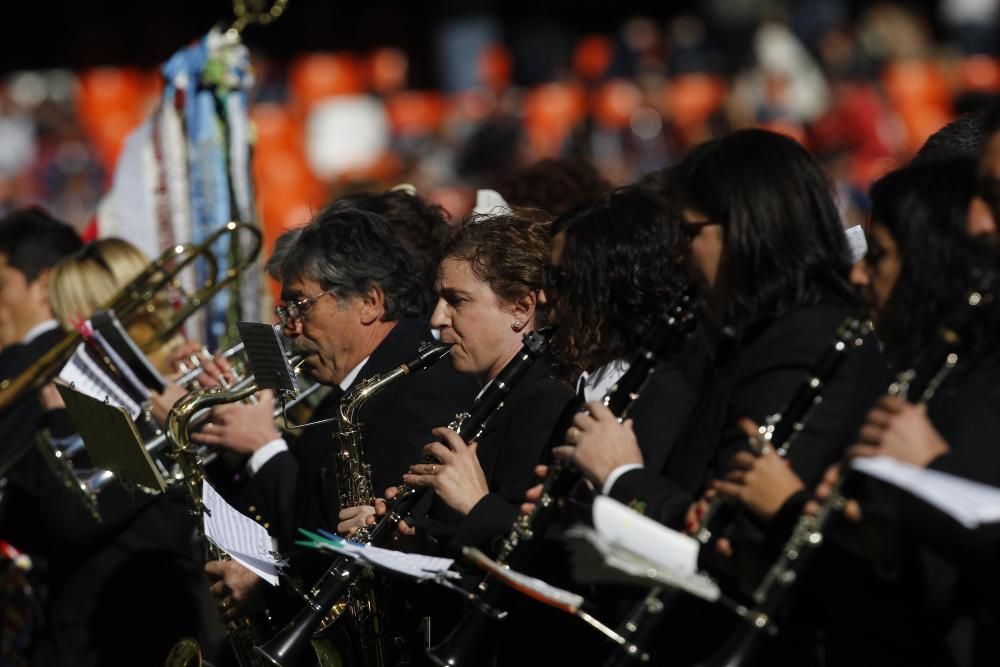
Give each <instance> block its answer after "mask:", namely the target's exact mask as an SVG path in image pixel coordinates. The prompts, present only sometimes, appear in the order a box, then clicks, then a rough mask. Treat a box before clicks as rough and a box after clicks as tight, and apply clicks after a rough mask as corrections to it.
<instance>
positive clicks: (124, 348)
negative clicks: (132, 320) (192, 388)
mask: <svg viewBox="0 0 1000 667" xmlns="http://www.w3.org/2000/svg"><path fill="white" fill-rule="evenodd" d="M90 319H91V322H92V324H93V326H94V329H95V330H97V331H99V332H100V333H101V335H102V336H103V337H104V338H105V339H106V340H107V342H108V343H109V345H110V346H111V348H112V349H113V350H115V352H117V353H118V354H119V356H121V358H122V359H123V360H124V361H125V364H126V366H128V368H129V369H131V370H132V371H133V372H134V373H135V375H136V378H137V380H138V381H139V382H141V383H142V385H144V386H145V387H147V388H148V389H151V390H153V391H156V392H163V389H164V388H165V387H166V384H167V381H166V379H165V378H164V377H163V375H161V374H160V371H158V370H157V369H156V367H155V366H153V365H152V364H151V363H150V362H149V359H148V358H147V357H146V355H145V354H144V353H143V352H142V350H141V349H139V346H138V345H136V343H135V341H134V340H132V337H131V336H130V335H129V333H128V331H127V330H126V329H125V327H124V326H123V325H122V323H121V322H120V321H119V320H118V317H117V316H116V315H115V311H113V310H104V311H101V312H99V313H95V314H94V315H93V317H91V318H90Z"/></svg>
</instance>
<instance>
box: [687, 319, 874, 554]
mask: <svg viewBox="0 0 1000 667" xmlns="http://www.w3.org/2000/svg"><path fill="white" fill-rule="evenodd" d="M871 328H872V327H871V322H869V321H868V320H867V319H866V318H864V317H859V316H857V315H849V316H847V318H846V319H844V321H843V322H841V323H840V325H839V326H838V327H837V331H836V333H835V334H834V336H833V341H832V342H831V344H830V345H829V346H827V347H826V349H825V350H824V351H823V354H821V355H820V357H819V359H818V360H817V361H816V363H815V364H814V365H813V366H812V368H811V369H810V370H809V372H808V373H807V374H806V377H805V379H804V380H803V381H802V384H800V385H799V387H798V388H797V389H796V391H795V393H793V394H792V399H791V400H790V401H789V402H788V404H787V405H785V407H783V408H782V409H781V410H779V411H778V412H776V413H774V414H771V415H768V416H767V417H766V418H765V419H764V424H763V425H762V426H761V429H760V438H759V441H756V442H754V441H752V442H751V446H752V447H753V448H754V454H756V455H757V456H760V455H762V454H764V453H765V452H767V451H768V450H769V449H771V448H774V450H775V452H776V453H777V454H778V456H782V457H783V456H785V455H786V454H788V450H789V448H790V447H791V446H792V444H793V443H794V442H795V440H796V439H797V438H798V436H799V434H800V433H801V432H802V430H803V429H804V428H805V426H806V423H808V421H809V419H810V417H812V415H813V412H814V411H815V410H816V408H817V407H819V404H820V403H822V402H823V391H824V390H825V389H826V385H827V383H828V382H830V380H831V379H832V378H833V376H834V375H835V374H836V372H837V370H838V369H839V368H840V366H841V364H842V363H843V361H844V359H845V358H846V357H847V353H848V352H849V351H850V350H851V349H853V348H857V347H861V346H862V345H863V344H864V342H865V337H866V336H867V335H868V334H870V333H871ZM735 511H736V506H735V505H733V504H732V503H729V502H726V501H725V500H724V499H723V498H722V497H716V498H713V499H712V501H711V502H710V503H709V505H708V507H707V508H706V509H705V514H704V515H703V516H702V518H701V522H700V525H699V526H698V530H697V532H696V533H695V537H696V539H697V540H698V541H699V542H701V543H702V544H703V545H707V544H708V543H709V542H711V541H712V538H713V537H715V536H716V535H717V534H718V532H719V530H721V529H722V528H723V527H724V526H726V525H729V523H730V522H731V521H732V518H733V515H734V513H735Z"/></svg>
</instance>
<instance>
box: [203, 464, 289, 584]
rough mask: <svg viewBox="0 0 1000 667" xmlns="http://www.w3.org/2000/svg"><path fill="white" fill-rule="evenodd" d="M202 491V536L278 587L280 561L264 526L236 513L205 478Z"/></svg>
mask: <svg viewBox="0 0 1000 667" xmlns="http://www.w3.org/2000/svg"><path fill="white" fill-rule="evenodd" d="M201 494H202V497H201V500H202V503H204V505H205V516H204V523H205V537H207V538H208V539H209V540H211V541H212V543H213V544H215V545H216V546H217V547H219V548H220V549H222V550H223V551H225V552H226V553H227V554H229V555H230V556H231V557H232V559H233V560H235V561H236V562H238V563H240V564H241V565H243V566H245V567H247V568H249V569H250V570H252V571H253V572H254V573H255V574H257V576H259V577H260V578H261V579H263V580H264V581H266V582H267V583H269V584H271V585H272V586H277V585H278V564H279V563H278V561H277V559H276V558H275V557H274V553H273V552H272V545H271V536H270V535H268V534H267V531H266V530H265V529H264V527H263V526H261V525H260V524H259V523H257V522H256V521H254V520H253V519H251V518H250V517H248V516H245V515H244V514H241V513H240V512H238V511H237V510H236V508H234V507H233V506H232V505H230V504H229V503H227V502H226V500H225V499H224V498H223V497H222V496H220V495H219V493H218V492H217V491H216V490H215V489H214V488H213V487H212V485H211V484H209V483H208V482H207V481H204V482H202V485H201Z"/></svg>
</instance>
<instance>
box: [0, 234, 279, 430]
mask: <svg viewBox="0 0 1000 667" xmlns="http://www.w3.org/2000/svg"><path fill="white" fill-rule="evenodd" d="M243 234H247V235H249V237H250V239H251V248H250V250H249V251H248V252H246V253H244V254H241V255H240V261H239V262H238V263H236V264H234V265H232V266H230V267H229V268H228V269H227V270H226V271H225V273H224V274H221V275H220V270H219V261H218V259H217V258H216V256H215V253H214V251H213V250H212V246H213V245H214V244H215V243H216V242H217V241H218V240H219V239H220V238H222V237H223V236H229V237H230V246H232V245H233V244H234V243H237V244H239V245H240V246H241V247H242V244H241V243H240V240H241V238H240V237H241V235H243ZM262 239H263V237H262V235H261V232H260V230H259V229H258V228H257V227H254V226H252V225H248V224H245V223H242V222H228V223H226V224H225V225H223V226H222V227H220V228H219V229H217V230H215V231H214V232H213V233H212V234H210V235H209V236H208V238H206V239H205V240H204V241H203V242H202V243H200V244H197V245H180V244H179V245H176V246H174V247H172V248H169V249H168V250H166V251H165V252H164V253H163V254H162V255H160V257H158V258H157V259H155V260H153V261H152V262H151V263H150V264H149V265H148V266H147V267H146V268H145V269H144V270H143V271H142V272H141V273H140V274H139V275H138V276H136V277H135V279H134V280H133V281H132V282H131V283H130V284H128V285H126V286H125V287H123V288H122V289H121V290H120V291H119V292H118V293H117V294H116V295H115V296H114V297H112V298H111V300H110V301H109V302H108V303H107V304H105V305H104V307H103V308H101V310H113V311H114V312H115V314H116V315H117V316H118V319H120V320H121V321H122V323H123V324H125V325H128V324H129V323H131V322H132V321H133V320H134V319H136V318H137V317H139V316H141V315H143V314H149V313H151V312H153V311H154V310H155V308H156V307H155V305H154V300H155V298H156V295H157V294H159V293H160V292H162V291H163V290H164V289H167V288H172V287H174V288H175V287H177V286H178V284H179V283H178V277H179V275H180V273H181V271H183V270H184V269H185V268H187V267H188V266H189V265H190V264H191V263H192V262H194V261H195V260H197V259H199V258H202V259H204V261H205V264H206V275H207V277H206V278H205V279H204V280H203V281H202V283H201V285H200V286H199V289H198V291H197V292H196V293H195V294H193V295H190V296H189V297H188V300H187V303H185V304H184V305H183V306H181V307H180V308H178V309H176V310H174V311H173V312H172V313H171V319H170V320H169V321H168V322H166V323H165V324H164V325H163V326H162V327H159V328H158V329H157V332H156V334H155V335H154V336H151V337H150V338H149V339H148V340H146V341H143V342H142V344H141V345H140V347H142V349H143V350H144V351H147V352H148V351H149V350H151V349H153V348H155V347H157V346H158V345H160V344H161V343H163V342H165V341H167V340H169V339H170V338H171V337H172V336H173V335H174V334H175V333H177V331H178V330H179V329H180V328H181V327H182V326H184V321H185V320H187V318H188V317H190V316H191V315H192V314H193V313H194V312H195V311H196V310H198V309H199V308H200V307H201V306H202V305H204V304H205V303H207V302H209V301H210V300H211V299H212V297H213V296H214V295H215V294H217V293H218V292H219V291H220V290H222V289H224V288H225V287H227V286H229V285H230V284H231V283H232V282H233V281H234V280H236V278H237V277H238V276H239V274H240V273H241V272H242V271H243V270H244V269H246V268H247V267H249V266H251V265H253V263H254V262H255V261H256V259H257V256H258V255H259V254H260V249H261V244H262ZM81 340H82V335H81V334H80V333H79V332H72V333H67V334H64V335H63V337H62V338H61V339H60V340H59V342H58V343H56V344H55V345H54V346H53V347H52V348H51V349H50V350H49V351H48V352H46V353H45V354H44V355H42V356H41V357H40V358H39V359H37V360H36V361H35V362H34V363H33V364H31V366H29V367H28V368H27V369H25V370H24V371H23V372H21V374H20V375H18V376H16V377H13V378H5V379H3V380H2V381H0V413H2V412H3V411H5V410H7V409H8V408H9V407H10V406H11V405H13V404H14V403H15V402H17V401H18V400H20V399H21V398H22V397H23V396H25V395H27V394H28V393H30V392H32V391H35V390H37V389H39V388H41V387H42V386H43V385H44V384H46V383H47V382H49V381H51V380H52V378H53V377H55V375H56V374H57V373H58V372H59V370H60V369H61V368H62V367H63V365H64V364H65V363H66V361H67V360H69V358H70V356H72V354H73V351H74V350H75V349H76V347H77V345H79V344H80V342H81Z"/></svg>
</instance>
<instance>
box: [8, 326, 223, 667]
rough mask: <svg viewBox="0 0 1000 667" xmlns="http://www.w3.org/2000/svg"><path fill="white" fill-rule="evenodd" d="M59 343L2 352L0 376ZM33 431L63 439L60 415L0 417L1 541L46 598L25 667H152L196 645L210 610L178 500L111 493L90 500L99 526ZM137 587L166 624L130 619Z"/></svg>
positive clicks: (47, 339) (32, 402) (35, 412)
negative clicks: (22, 554) (191, 641)
mask: <svg viewBox="0 0 1000 667" xmlns="http://www.w3.org/2000/svg"><path fill="white" fill-rule="evenodd" d="M60 335H61V334H60V333H59V331H57V330H53V331H50V332H46V333H44V334H42V335H41V336H39V337H38V338H36V339H35V340H33V341H32V342H31V343H30V344H28V345H14V346H11V347H9V348H7V349H5V350H3V352H0V374H2V375H3V376H4V377H12V376H13V375H16V374H17V373H18V372H20V370H21V369H23V368H26V367H27V366H28V365H29V364H30V363H31V362H33V361H34V360H35V359H37V358H38V357H39V356H41V355H42V354H44V353H45V352H46V351H47V350H48V349H49V348H50V347H51V346H52V345H54V344H55V343H56V341H58V340H59V337H60ZM40 428H49V429H50V430H52V431H53V432H54V434H56V435H66V434H69V433H72V428H71V424H70V422H69V420H68V418H67V416H66V413H65V410H57V411H50V412H49V413H45V412H44V411H43V409H42V407H41V405H40V404H39V403H38V401H37V398H36V396H35V395H34V394H32V395H30V396H26V397H25V398H23V399H22V400H21V401H19V402H18V403H16V404H15V405H14V406H12V408H11V409H9V410H8V411H7V412H5V413H4V415H2V416H0V434H2V435H0V437H2V438H3V439H2V440H0V447H2V448H3V451H4V452H5V454H9V455H10V458H9V459H8V460H9V461H11V462H13V465H12V466H11V467H10V469H9V470H8V471H7V482H8V484H7V488H6V489H5V494H4V499H3V503H2V510H3V511H2V513H0V536H2V537H3V539H5V540H9V541H10V542H12V543H13V544H14V545H15V546H17V547H19V548H20V549H22V550H25V551H27V552H28V553H29V555H31V556H32V558H33V559H34V560H35V562H36V563H37V564H39V565H40V566H41V567H39V569H38V576H39V577H40V578H41V577H44V579H43V580H42V583H43V584H44V585H43V586H40V588H42V590H44V591H45V592H46V594H47V595H46V597H45V599H44V600H43V608H44V612H45V615H44V620H45V622H44V624H43V625H42V626H41V627H40V628H38V629H37V634H36V635H35V638H34V639H35V640H34V643H33V645H32V647H31V660H32V664H34V665H79V666H80V667H88V666H90V665H107V664H128V663H132V664H135V663H144V664H145V663H148V664H152V663H153V662H156V661H162V659H163V656H164V655H166V652H167V651H168V650H169V648H170V646H171V645H172V644H173V642H175V641H176V640H177V639H178V638H179V637H182V636H185V635H190V636H198V637H201V638H202V639H205V638H206V633H207V632H209V630H208V626H207V625H205V623H206V620H207V619H206V618H205V617H203V616H202V613H201V610H202V609H204V608H206V607H205V605H207V604H209V603H208V602H207V600H206V598H207V596H208V594H207V588H206V587H205V586H204V580H203V577H202V574H201V572H200V563H199V559H200V556H199V555H198V554H197V553H196V552H195V550H194V545H193V543H192V539H191V538H192V531H193V528H194V525H193V521H192V519H191V517H190V514H189V512H188V509H187V506H186V504H185V502H184V500H183V498H182V497H181V496H180V495H179V494H178V493H174V492H168V493H166V494H163V495H160V496H155V497H150V496H144V495H143V494H141V493H138V494H137V495H136V497H135V498H132V497H130V496H129V495H128V494H126V493H125V491H124V490H123V489H122V487H121V486H120V485H118V484H112V485H110V486H108V487H107V488H105V489H104V490H103V491H102V493H101V494H100V496H99V499H98V508H99V511H100V513H101V516H102V521H100V522H98V521H96V520H95V519H94V518H93V517H92V516H91V515H90V513H89V512H88V511H87V510H86V509H84V507H83V504H82V503H81V502H80V500H79V499H78V498H77V497H76V495H75V494H73V493H72V492H70V491H69V490H68V489H67V488H66V487H65V486H63V483H62V481H61V480H60V479H58V478H57V477H56V476H55V475H54V474H53V472H52V471H51V470H50V469H49V468H48V465H47V464H46V463H45V461H44V460H43V458H42V457H41V455H40V454H39V452H38V451H37V449H36V448H35V447H34V435H35V433H36V431H38V430H39V429H40ZM137 582H141V592H142V596H143V598H144V599H155V600H157V606H158V608H159V610H160V611H161V613H162V616H163V617H164V618H166V619H167V621H164V622H160V623H155V624H152V625H150V624H149V623H148V618H146V617H144V616H143V615H142V614H136V613H135V601H136V599H137V598H136V590H137V585H140V584H138V583H137ZM35 583H36V584H38V583H39V582H38V581H37V580H36V582H35ZM209 648H210V647H209ZM210 652H211V650H210Z"/></svg>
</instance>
